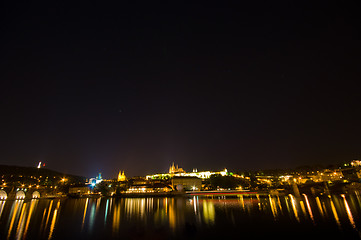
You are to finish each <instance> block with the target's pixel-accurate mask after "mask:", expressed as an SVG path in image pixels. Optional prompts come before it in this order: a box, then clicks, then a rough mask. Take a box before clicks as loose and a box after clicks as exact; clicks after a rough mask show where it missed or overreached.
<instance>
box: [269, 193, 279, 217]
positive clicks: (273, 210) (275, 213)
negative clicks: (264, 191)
mask: <svg viewBox="0 0 361 240" xmlns="http://www.w3.org/2000/svg"><path fill="white" fill-rule="evenodd" d="M268 198H269V203H270V206H271V211H272V214H273V217H274V218H275V219H276V218H277V214H278V212H277V207H276V203H275V202H274V199H273V198H272V197H271V195H268Z"/></svg>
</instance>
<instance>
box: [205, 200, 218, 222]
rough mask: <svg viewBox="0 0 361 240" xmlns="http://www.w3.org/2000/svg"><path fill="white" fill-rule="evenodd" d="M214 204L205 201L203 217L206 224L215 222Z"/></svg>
mask: <svg viewBox="0 0 361 240" xmlns="http://www.w3.org/2000/svg"><path fill="white" fill-rule="evenodd" d="M215 215H216V213H215V210H214V204H213V203H212V202H210V201H203V217H204V221H205V223H206V224H214V220H215Z"/></svg>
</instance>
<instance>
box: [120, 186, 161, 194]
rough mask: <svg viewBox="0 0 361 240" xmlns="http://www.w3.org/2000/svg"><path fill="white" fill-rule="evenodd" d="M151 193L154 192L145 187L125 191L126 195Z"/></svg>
mask: <svg viewBox="0 0 361 240" xmlns="http://www.w3.org/2000/svg"><path fill="white" fill-rule="evenodd" d="M152 192H154V190H151V189H149V188H146V187H140V188H136V187H132V188H129V189H128V190H127V191H126V193H152Z"/></svg>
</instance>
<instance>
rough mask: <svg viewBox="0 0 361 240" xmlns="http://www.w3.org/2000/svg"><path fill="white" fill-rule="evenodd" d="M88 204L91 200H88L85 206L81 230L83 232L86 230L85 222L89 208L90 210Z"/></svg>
mask: <svg viewBox="0 0 361 240" xmlns="http://www.w3.org/2000/svg"><path fill="white" fill-rule="evenodd" d="M88 203H89V198H87V199H86V202H85V206H84V213H83V221H82V223H81V229H82V230H83V228H84V222H85V217H86V211H87V208H88Z"/></svg>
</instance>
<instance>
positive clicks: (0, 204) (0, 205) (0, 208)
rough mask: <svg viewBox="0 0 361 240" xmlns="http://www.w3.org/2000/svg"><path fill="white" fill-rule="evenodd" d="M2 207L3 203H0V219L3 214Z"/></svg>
mask: <svg viewBox="0 0 361 240" xmlns="http://www.w3.org/2000/svg"><path fill="white" fill-rule="evenodd" d="M4 206H5V201H0V218H1V214H2V213H3V210H4Z"/></svg>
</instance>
